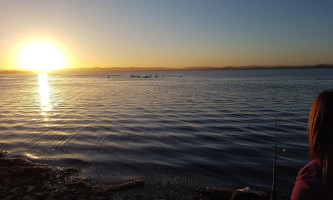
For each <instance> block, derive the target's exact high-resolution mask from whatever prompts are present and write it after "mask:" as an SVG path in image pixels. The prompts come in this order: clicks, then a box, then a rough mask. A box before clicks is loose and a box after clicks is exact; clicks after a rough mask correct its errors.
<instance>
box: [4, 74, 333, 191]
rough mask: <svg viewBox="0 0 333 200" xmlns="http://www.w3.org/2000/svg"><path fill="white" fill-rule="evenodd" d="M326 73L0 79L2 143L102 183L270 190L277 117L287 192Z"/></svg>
mask: <svg viewBox="0 0 333 200" xmlns="http://www.w3.org/2000/svg"><path fill="white" fill-rule="evenodd" d="M332 72H333V70H332V69H302V70H299V69H286V70H224V71H186V72H144V73H138V74H141V75H153V76H152V78H147V79H144V78H131V77H130V75H131V74H129V73H117V76H114V75H115V74H76V75H46V74H40V75H0V91H1V95H0V148H1V149H5V150H7V151H9V152H10V153H11V154H12V155H14V156H17V157H26V158H30V159H34V160H38V162H42V163H47V164H51V165H55V166H75V167H80V168H82V169H83V172H84V173H86V174H87V175H90V176H93V177H96V178H99V179H100V180H102V181H109V182H112V181H119V180H126V179H128V178H133V177H139V176H150V175H163V174H170V173H171V174H186V175H188V176H195V177H200V178H202V179H203V180H205V181H206V182H207V183H209V184H214V185H221V186H230V185H240V186H246V185H249V186H257V187H270V185H271V180H272V173H271V170H272V163H273V147H274V128H275V117H276V116H277V119H278V160H277V165H278V166H277V168H278V177H277V181H278V182H277V188H278V189H280V190H283V191H286V192H290V191H291V190H292V186H293V184H294V180H295V177H296V175H297V172H298V170H299V169H300V168H301V167H302V166H303V165H304V164H305V163H306V162H307V160H308V153H307V118H308V112H309V110H310V107H311V104H312V102H313V100H314V98H315V97H316V95H317V94H318V93H319V92H320V91H322V90H324V89H328V88H330V87H332V80H333V73H332ZM108 75H109V76H110V78H108ZM155 75H158V77H157V78H155ZM180 75H182V77H179V76H180Z"/></svg>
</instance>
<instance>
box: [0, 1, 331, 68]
mask: <svg viewBox="0 0 333 200" xmlns="http://www.w3.org/2000/svg"><path fill="white" fill-rule="evenodd" d="M0 25H1V26H0V36H1V37H0V70H6V69H19V68H20V64H19V63H20V62H19V59H20V58H19V57H20V56H19V54H20V51H22V48H23V47H24V45H25V44H26V43H27V41H34V40H45V41H49V42H50V43H51V44H52V45H54V46H56V48H57V49H59V50H60V51H61V52H62V54H63V56H64V60H65V65H66V67H71V68H74V67H192V66H221V67H222V66H242V65H302V64H319V63H333V1H324V0H320V1H313V0H312V1H306V0H297V1H296V0H293V1H290V0H286V1H270V0H266V1H256V0H248V1H245V0H243V1H238V0H231V1H224V0H198V1H196V0H140V1H139V0H118V1H116V0H114V1H112V0H105V1H102V0H98V1H90V0H86V1H83V0H82V1H75V0H70V1H68V0H53V1H51V0H50V1H31V0H27V1H16V0H10V1H0Z"/></svg>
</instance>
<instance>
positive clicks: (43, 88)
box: [38, 73, 52, 121]
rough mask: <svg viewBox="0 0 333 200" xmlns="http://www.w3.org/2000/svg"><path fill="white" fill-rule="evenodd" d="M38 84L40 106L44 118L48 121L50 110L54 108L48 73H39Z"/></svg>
mask: <svg viewBox="0 0 333 200" xmlns="http://www.w3.org/2000/svg"><path fill="white" fill-rule="evenodd" d="M38 85H39V96H40V108H41V111H42V112H41V114H42V115H43V116H44V120H45V121H47V120H48V118H47V115H48V112H49V111H51V110H52V105H51V104H50V95H51V92H50V87H49V80H48V75H47V74H46V73H41V74H39V75H38Z"/></svg>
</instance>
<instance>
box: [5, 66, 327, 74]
mask: <svg viewBox="0 0 333 200" xmlns="http://www.w3.org/2000/svg"><path fill="white" fill-rule="evenodd" d="M308 68H333V64H318V65H290V66H288V65H286V66H226V67H215V66H194V67H185V68H171V67H107V68H103V67H92V68H68V69H62V70H57V71H53V72H52V73H60V74H62V73H108V72H109V73H111V72H147V71H198V70H236V69H237V70H239V69H247V70H249V69H308ZM32 73H36V72H31V71H23V70H22V71H21V70H3V71H0V74H32Z"/></svg>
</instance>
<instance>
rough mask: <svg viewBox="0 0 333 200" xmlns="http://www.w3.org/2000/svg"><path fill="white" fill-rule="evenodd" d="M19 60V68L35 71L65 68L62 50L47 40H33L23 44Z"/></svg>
mask: <svg viewBox="0 0 333 200" xmlns="http://www.w3.org/2000/svg"><path fill="white" fill-rule="evenodd" d="M19 62H20V66H21V68H23V69H26V70H30V71H35V72H49V71H54V70H58V69H63V68H65V63H64V55H63V53H62V51H61V50H60V49H59V48H58V47H57V46H56V45H54V44H52V43H51V42H48V41H33V42H31V43H29V44H26V45H25V46H23V47H22V49H21V51H20V56H19Z"/></svg>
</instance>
